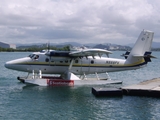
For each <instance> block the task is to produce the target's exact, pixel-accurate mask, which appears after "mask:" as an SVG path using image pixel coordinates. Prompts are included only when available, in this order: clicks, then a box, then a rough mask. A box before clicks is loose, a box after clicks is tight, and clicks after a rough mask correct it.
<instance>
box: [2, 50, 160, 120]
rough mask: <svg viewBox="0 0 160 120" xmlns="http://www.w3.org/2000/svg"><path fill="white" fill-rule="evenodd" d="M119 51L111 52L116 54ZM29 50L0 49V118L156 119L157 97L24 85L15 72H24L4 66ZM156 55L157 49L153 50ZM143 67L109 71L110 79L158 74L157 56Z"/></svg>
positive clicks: (159, 103) (136, 78)
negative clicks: (108, 96)
mask: <svg viewBox="0 0 160 120" xmlns="http://www.w3.org/2000/svg"><path fill="white" fill-rule="evenodd" d="M122 53H123V52H114V53H113V54H112V55H111V57H119V58H120V55H121V54H122ZM28 54H30V53H0V68H1V70H0V119H4V120H14V119H15V120H28V119H30V120H33V119H34V120H36V119H37V120H50V119H58V120H61V119H62V120H71V119H72V120H89V119H90V120H99V119H105V120H120V119H121V120H122V119H130V120H140V119H144V120H158V119H159V118H160V112H159V111H160V98H151V97H133V96H132V97H131V96H123V97H110V98H107V97H105V98H96V97H95V96H94V95H93V94H92V93H91V88H92V87H93V86H82V87H41V86H25V85H24V84H22V83H19V82H18V81H17V79H16V78H17V76H24V75H26V73H23V72H18V71H12V70H9V69H6V68H5V67H4V63H5V62H6V61H8V60H12V59H16V58H20V57H24V56H27V55H28ZM153 55H155V56H157V57H159V56H160V52H153ZM152 61H153V62H151V63H149V64H148V66H147V67H145V68H142V69H139V70H135V71H125V72H115V73H109V75H110V77H111V78H112V79H118V80H123V84H122V85H130V84H134V83H138V82H140V81H144V80H148V79H152V78H157V77H160V74H159V73H160V59H159V58H158V59H154V60H152Z"/></svg>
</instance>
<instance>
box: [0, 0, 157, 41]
mask: <svg viewBox="0 0 160 120" xmlns="http://www.w3.org/2000/svg"><path fill="white" fill-rule="evenodd" d="M159 7H160V2H159V1H158V0H154V1H149V0H141V1H139V0H132V1H128V0H121V1H119V0H114V1H113V0H103V1H99V0H94V1H90V0H81V1H80V0H41V1H38V0H23V1H22V0H14V1H12V0H7V1H1V5H0V13H1V17H0V39H1V41H2V42H4V41H5V42H8V43H36V42H43V43H46V42H47V41H50V42H51V43H54V42H55V43H57V42H68V41H70V42H80V43H117V44H126V43H132V42H135V41H136V39H137V37H138V35H139V33H140V31H141V30H143V29H148V30H151V31H154V32H155V38H154V41H158V40H159V37H160V35H159V31H160V30H159V28H160V27H159V26H160V15H159V12H160V11H159Z"/></svg>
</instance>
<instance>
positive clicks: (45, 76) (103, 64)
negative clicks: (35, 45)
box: [5, 30, 154, 86]
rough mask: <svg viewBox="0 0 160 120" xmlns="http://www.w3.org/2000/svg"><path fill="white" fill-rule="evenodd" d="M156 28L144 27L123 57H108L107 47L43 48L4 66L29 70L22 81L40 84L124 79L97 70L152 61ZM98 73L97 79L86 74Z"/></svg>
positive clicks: (131, 67)
mask: <svg viewBox="0 0 160 120" xmlns="http://www.w3.org/2000/svg"><path fill="white" fill-rule="evenodd" d="M153 36H154V32H152V31H148V30H143V31H142V32H141V33H140V35H139V37H138V39H137V41H136V43H135V45H134V46H133V48H132V50H131V51H130V52H129V51H127V52H126V53H125V54H123V56H124V57H125V58H124V59H116V58H109V54H111V53H112V52H111V51H108V50H105V49H89V48H88V49H87V48H83V49H77V50H70V51H56V50H43V51H41V52H34V53H32V54H30V55H29V56H27V57H24V58H20V59H16V60H11V61H8V62H6V63H5V67H6V68H8V69H12V70H17V71H23V72H28V75H27V76H26V77H17V79H18V80H20V81H21V82H23V83H26V84H33V85H40V86H74V85H85V84H87V85H93V84H96V85H97V84H98V85H100V84H107V83H122V81H114V80H111V79H110V77H106V78H105V79H101V78H100V77H99V75H98V74H102V73H103V74H104V73H106V75H107V76H108V73H109V72H117V71H125V70H135V69H139V68H142V67H145V66H146V65H147V63H148V62H151V58H154V56H152V55H151V53H152V52H151V44H152V41H153ZM89 74H91V75H95V77H94V79H89V78H87V75H89Z"/></svg>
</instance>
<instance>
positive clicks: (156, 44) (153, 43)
mask: <svg viewBox="0 0 160 120" xmlns="http://www.w3.org/2000/svg"><path fill="white" fill-rule="evenodd" d="M133 45H134V43H131V44H127V46H130V47H133ZM152 48H160V42H152Z"/></svg>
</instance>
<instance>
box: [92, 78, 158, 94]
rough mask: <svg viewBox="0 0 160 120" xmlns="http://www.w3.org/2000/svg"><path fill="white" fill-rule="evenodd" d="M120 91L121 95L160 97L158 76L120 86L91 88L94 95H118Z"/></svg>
mask: <svg viewBox="0 0 160 120" xmlns="http://www.w3.org/2000/svg"><path fill="white" fill-rule="evenodd" d="M121 92H122V95H130V96H147V97H160V78H155V79H152V80H146V81H143V82H140V83H138V84H135V85H130V86H126V87H121V88H99V89H97V88H92V93H93V94H94V95H95V96H119V95H121V94H120V93H121Z"/></svg>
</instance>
